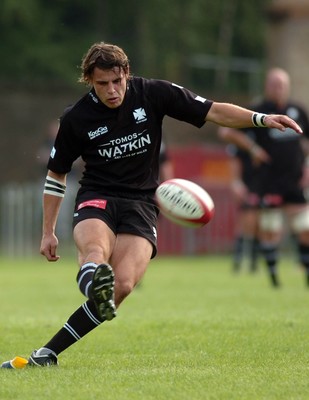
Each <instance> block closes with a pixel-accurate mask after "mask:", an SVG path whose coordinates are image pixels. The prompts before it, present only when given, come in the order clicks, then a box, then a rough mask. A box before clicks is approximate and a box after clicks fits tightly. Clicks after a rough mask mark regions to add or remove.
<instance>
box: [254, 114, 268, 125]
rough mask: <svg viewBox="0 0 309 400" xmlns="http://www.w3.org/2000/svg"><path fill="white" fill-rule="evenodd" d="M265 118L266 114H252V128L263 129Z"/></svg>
mask: <svg viewBox="0 0 309 400" xmlns="http://www.w3.org/2000/svg"><path fill="white" fill-rule="evenodd" d="M266 117H267V114H261V113H253V114H252V124H253V126H255V127H257V128H265V127H266V125H265V122H264V120H265V118H266Z"/></svg>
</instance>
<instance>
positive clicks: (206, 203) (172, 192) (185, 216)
mask: <svg viewBox="0 0 309 400" xmlns="http://www.w3.org/2000/svg"><path fill="white" fill-rule="evenodd" d="M155 197H156V201H157V204H158V207H159V209H160V211H161V213H162V214H163V215H164V216H165V217H166V218H168V219H169V220H171V221H173V222H175V223H176V224H179V225H184V226H188V227H192V228H198V227H201V226H203V225H205V224H207V223H208V222H209V221H210V220H211V218H212V217H213V215H214V210H215V207H214V202H213V200H212V198H211V197H210V195H209V194H208V193H207V192H206V190H204V189H203V188H202V187H201V186H199V185H197V184H196V183H193V182H191V181H188V180H186V179H169V180H167V181H165V182H162V183H161V184H160V185H159V186H158V188H157V190H156V194H155Z"/></svg>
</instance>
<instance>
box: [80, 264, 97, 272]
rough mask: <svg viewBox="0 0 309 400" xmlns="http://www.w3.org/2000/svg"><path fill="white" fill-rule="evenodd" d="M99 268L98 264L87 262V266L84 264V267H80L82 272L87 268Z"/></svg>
mask: <svg viewBox="0 0 309 400" xmlns="http://www.w3.org/2000/svg"><path fill="white" fill-rule="evenodd" d="M97 266H98V264H95V263H93V262H87V263H86V264H83V265H82V266H81V267H80V270H81V271H82V270H83V269H85V268H87V267H93V268H94V269H96V268H97Z"/></svg>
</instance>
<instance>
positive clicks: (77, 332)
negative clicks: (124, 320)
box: [43, 300, 102, 354]
mask: <svg viewBox="0 0 309 400" xmlns="http://www.w3.org/2000/svg"><path fill="white" fill-rule="evenodd" d="M101 323H102V322H101V321H100V320H99V316H98V314H97V311H96V308H95V305H94V303H93V301H91V300H87V301H86V302H85V303H84V304H82V305H81V306H80V307H79V308H78V309H77V310H76V311H75V312H74V313H73V314H72V315H71V316H70V318H69V319H68V321H67V322H66V323H65V324H64V326H63V328H61V329H60V330H59V331H58V332H57V333H56V335H55V336H54V337H53V338H52V339H51V340H50V341H49V342H48V343H46V344H45V345H44V346H43V347H47V348H48V349H50V350H52V351H54V352H55V353H56V354H59V353H61V352H62V351H64V350H65V349H67V348H68V347H69V346H71V345H72V344H74V343H75V342H77V341H78V340H79V339H81V338H82V337H83V336H85V335H86V334H87V333H89V332H90V331H92V330H93V329H94V328H96V327H97V326H99V325H100V324H101Z"/></svg>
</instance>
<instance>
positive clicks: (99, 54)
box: [78, 42, 130, 85]
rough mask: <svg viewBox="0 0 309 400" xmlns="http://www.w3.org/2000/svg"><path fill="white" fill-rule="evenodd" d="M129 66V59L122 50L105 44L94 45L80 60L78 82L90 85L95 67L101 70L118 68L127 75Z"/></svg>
mask: <svg viewBox="0 0 309 400" xmlns="http://www.w3.org/2000/svg"><path fill="white" fill-rule="evenodd" d="M129 66H130V63H129V59H128V57H127V55H126V54H125V52H124V51H123V50H122V48H120V47H118V46H116V45H113V44H109V43H105V42H99V43H94V44H93V45H92V46H91V47H90V49H89V50H88V51H87V53H86V54H85V55H84V57H83V59H82V63H81V70H82V72H81V75H80V77H79V79H78V82H81V83H85V84H87V85H90V81H91V77H92V73H93V70H94V68H95V67H98V68H100V69H103V70H109V69H113V68H115V67H118V68H120V69H122V70H123V71H124V72H125V74H129Z"/></svg>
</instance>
